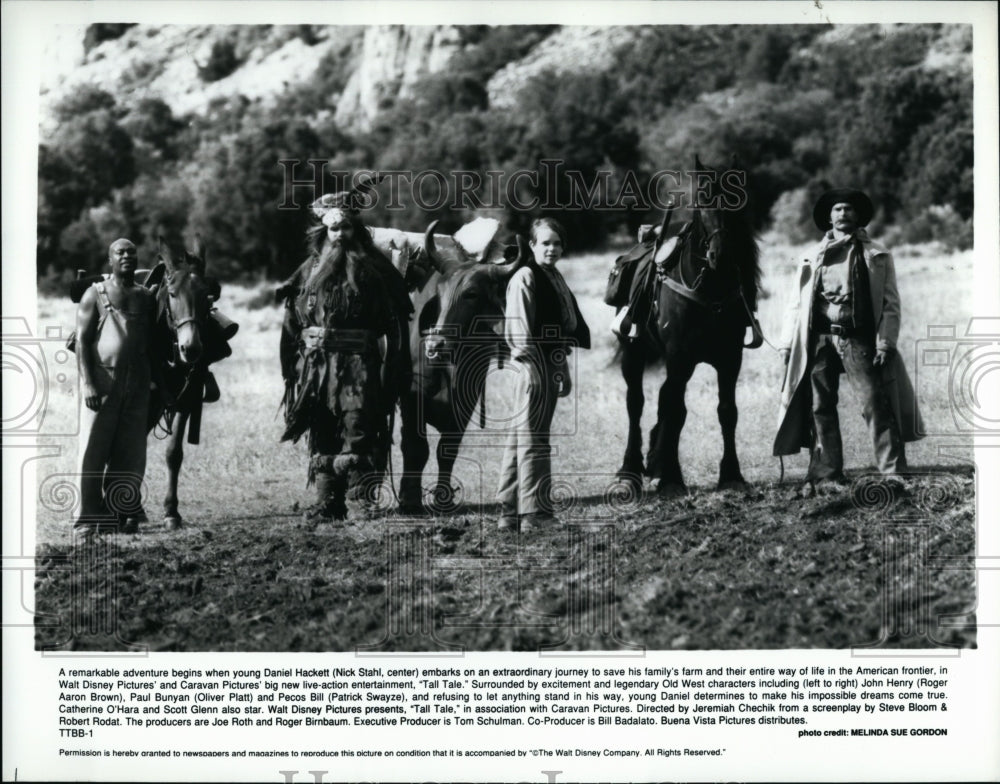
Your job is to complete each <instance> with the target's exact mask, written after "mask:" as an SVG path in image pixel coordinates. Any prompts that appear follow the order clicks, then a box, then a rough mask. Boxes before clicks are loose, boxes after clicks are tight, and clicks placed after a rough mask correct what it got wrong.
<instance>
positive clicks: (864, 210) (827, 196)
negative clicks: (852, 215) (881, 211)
mask: <svg viewBox="0 0 1000 784" xmlns="http://www.w3.org/2000/svg"><path fill="white" fill-rule="evenodd" d="M845 203H846V204H850V205H851V206H852V207H854V211H855V212H856V213H857V218H858V226H861V227H864V226H867V225H868V224H869V222H871V219H872V217H873V216H874V215H875V206H874V205H873V204H872V200H871V199H869V198H868V194H867V193H865V192H864V191H859V190H858V189H857V188H834V189H833V190H829V191H827V192H826V193H824V194H823V195H822V196H820V197H819V199H818V200H817V202H816V206H815V207H813V221H814V222H815V223H816V226H817V227H818V228H819V230H820V231H829V230H830V228H831V223H830V211H831V210H832V209H833V207H834V205H836V204H845Z"/></svg>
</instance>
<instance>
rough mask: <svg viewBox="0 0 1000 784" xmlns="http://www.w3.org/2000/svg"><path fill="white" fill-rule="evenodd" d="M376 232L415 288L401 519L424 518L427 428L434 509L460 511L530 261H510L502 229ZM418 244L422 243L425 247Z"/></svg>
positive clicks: (475, 226) (487, 224) (403, 401)
mask: <svg viewBox="0 0 1000 784" xmlns="http://www.w3.org/2000/svg"><path fill="white" fill-rule="evenodd" d="M436 225H437V222H435V223H432V224H431V225H430V227H429V228H428V229H427V232H426V234H425V235H423V236H422V237H421V235H419V234H413V233H410V232H399V231H394V230H391V229H373V230H372V235H373V238H374V239H375V244H376V245H377V246H379V247H380V249H381V250H382V251H383V252H384V253H385V254H386V255H387V256H389V257H390V258H391V259H392V261H393V264H394V265H395V266H396V268H397V269H399V270H400V271H401V272H402V273H403V274H404V277H405V279H406V280H407V284H408V286H409V287H410V297H411V300H412V302H413V305H414V310H415V318H414V319H413V321H412V322H411V324H410V351H411V357H412V361H413V383H412V385H411V387H410V389H409V390H408V391H407V392H406V393H404V394H403V395H402V396H401V398H400V420H401V436H402V444H401V447H402V452H403V476H402V478H401V480H400V488H399V496H400V498H399V502H400V511H402V512H404V513H407V514H412V513H420V512H422V511H423V489H422V484H421V480H422V476H423V470H424V467H425V466H426V465H427V460H428V458H429V456H430V447H429V445H428V441H427V425H430V426H431V427H433V428H434V429H435V430H437V431H438V433H439V435H440V439H439V441H438V445H437V452H436V454H437V464H438V476H437V480H436V482H435V485H434V488H433V491H432V496H431V497H432V502H431V504H430V506H431V508H432V509H434V510H437V511H448V510H450V509H452V508H454V503H455V500H454V489H453V488H452V486H451V474H452V469H453V467H454V464H455V459H456V457H457V455H458V449H459V446H460V445H461V443H462V438H463V436H464V434H465V429H466V427H467V426H468V424H469V421H470V420H471V418H472V414H473V412H474V411H475V410H476V408H477V407H479V410H480V412H482V411H483V408H482V406H483V400H484V391H485V387H486V375H487V373H488V371H489V367H490V363H491V362H492V361H493V360H494V359H495V358H499V357H502V356H503V353H504V350H505V346H504V342H503V336H502V329H501V327H502V321H503V316H504V304H505V295H506V286H507V281H508V279H509V278H510V276H511V275H512V274H513V273H514V271H515V269H517V267H518V266H519V265H520V264H521V263H522V261H523V259H524V258H526V254H527V250H526V249H525V248H521V249H520V251H519V252H518V254H517V258H515V259H513V260H509V259H507V260H506V261H505V262H504V263H497V262H499V261H503V260H504V259H505V252H504V250H503V249H502V248H501V247H500V246H499V245H498V244H497V243H496V242H495V235H496V232H497V229H498V228H499V223H498V222H497V221H495V220H492V219H486V218H479V219H477V220H476V221H473V222H471V223H469V224H467V225H466V226H464V227H463V228H462V229H461V230H460V231H458V232H456V234H455V235H454V236H453V237H448V236H443V235H435V234H434V228H435V227H436ZM418 239H419V240H420V242H419V244H418Z"/></svg>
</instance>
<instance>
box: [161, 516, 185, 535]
mask: <svg viewBox="0 0 1000 784" xmlns="http://www.w3.org/2000/svg"><path fill="white" fill-rule="evenodd" d="M163 522H165V523H166V524H167V530H168V531H179V530H181V529H182V528H183V527H184V520H183V519H181V516H180V515H167V516H166V517H165V518H164V519H163Z"/></svg>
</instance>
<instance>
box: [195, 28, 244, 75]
mask: <svg viewBox="0 0 1000 784" xmlns="http://www.w3.org/2000/svg"><path fill="white" fill-rule="evenodd" d="M241 63H242V60H241V59H240V58H239V57H237V55H236V45H235V44H234V43H233V42H232V41H230V40H229V39H228V38H220V39H219V40H217V41H216V42H215V43H213V44H212V51H211V54H209V56H208V62H206V63H205V64H204V65H199V66H198V75H199V76H200V77H201V80H202V81H203V82H217V81H219V79H225V78H226V77H227V76H229V75H230V74H231V73H232V72H233V71H235V70H236V69H237V68H239V67H240V64H241Z"/></svg>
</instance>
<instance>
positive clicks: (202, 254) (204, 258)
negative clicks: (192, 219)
mask: <svg viewBox="0 0 1000 784" xmlns="http://www.w3.org/2000/svg"><path fill="white" fill-rule="evenodd" d="M194 255H195V256H197V257H198V258H199V259H201V263H202V264H204V265H206V266H207V265H208V251H207V250H206V249H205V242H204V240H202V238H201V235H200V234H195V235H194ZM202 272H204V270H202Z"/></svg>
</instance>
